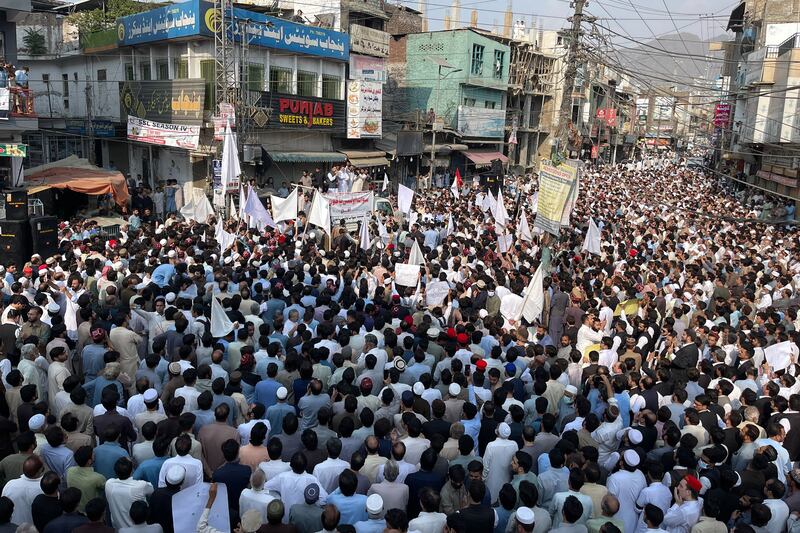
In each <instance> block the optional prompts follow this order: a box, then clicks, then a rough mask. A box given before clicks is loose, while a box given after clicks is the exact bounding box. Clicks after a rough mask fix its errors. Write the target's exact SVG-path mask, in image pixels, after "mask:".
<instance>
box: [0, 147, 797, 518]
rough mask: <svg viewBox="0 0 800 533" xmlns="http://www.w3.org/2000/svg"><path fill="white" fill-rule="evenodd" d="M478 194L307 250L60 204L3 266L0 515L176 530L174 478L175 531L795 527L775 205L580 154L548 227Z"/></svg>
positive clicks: (283, 226)
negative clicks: (535, 305)
mask: <svg viewBox="0 0 800 533" xmlns="http://www.w3.org/2000/svg"><path fill="white" fill-rule="evenodd" d="M331 181H333V180H331ZM502 192H503V194H502V196H501V198H502V199H503V201H504V202H505V208H506V210H507V212H508V213H509V215H510V216H509V220H507V223H506V224H505V227H500V225H499V224H497V221H496V216H495V213H496V212H497V211H496V208H494V209H493V208H492V207H491V201H495V202H496V200H495V196H494V195H493V196H492V198H491V201H486V200H487V193H486V192H485V191H482V190H480V187H479V186H478V184H477V183H476V184H470V185H469V186H464V187H462V188H461V190H457V187H453V190H450V189H446V188H441V189H438V188H437V189H433V190H427V191H417V194H416V195H415V197H414V203H413V213H412V214H411V215H410V216H403V215H402V214H400V213H397V214H396V215H395V216H389V217H387V216H384V215H383V214H380V213H377V212H376V213H373V215H372V218H371V219H370V222H369V226H370V228H369V231H368V232H366V233H365V232H359V230H358V229H357V228H356V229H353V228H350V227H347V226H344V225H343V226H338V225H337V226H336V227H335V228H334V229H333V230H332V233H333V234H332V235H331V236H330V239H329V241H328V243H327V244H324V239H323V235H322V231H321V230H320V229H319V228H315V227H306V226H307V224H308V223H307V221H306V216H305V213H304V212H301V213H300V215H299V217H298V220H297V221H296V222H294V221H292V223H280V224H278V227H277V228H267V229H266V230H265V231H263V232H259V231H258V230H256V229H254V228H249V227H247V223H246V221H240V220H237V219H229V220H226V221H222V225H223V226H224V229H225V230H226V231H228V232H230V233H232V234H235V236H236V238H235V240H234V242H233V244H231V245H230V246H227V247H226V248H225V249H220V244H219V243H218V242H217V241H216V240H215V238H214V235H218V234H219V233H218V230H219V228H218V227H217V222H218V221H217V220H214V219H209V220H208V221H207V223H200V222H198V221H186V220H183V219H182V218H181V217H180V216H176V215H169V216H168V217H167V219H166V220H163V219H162V218H161V217H160V214H159V213H158V212H156V210H153V209H146V211H147V213H146V216H139V213H138V209H137V210H136V211H137V214H135V215H134V216H135V217H136V218H135V219H134V220H135V224H130V225H128V226H126V227H124V228H122V232H121V234H120V236H119V237H118V238H114V239H107V238H105V237H103V236H102V235H101V234H100V233H98V232H97V229H96V228H95V227H93V226H92V225H91V224H90V223H88V222H84V221H81V220H73V221H70V222H68V223H67V222H65V223H62V225H61V229H60V232H61V242H60V248H59V249H60V253H59V254H58V255H56V256H53V257H39V256H33V257H32V258H31V261H30V262H29V263H26V264H24V265H14V264H7V265H3V266H0V277H1V278H2V285H3V287H2V288H3V303H4V307H3V311H2V315H1V317H0V322H2V323H1V324H0V344H1V345H2V353H3V359H2V360H0V373H2V386H3V388H4V394H2V395H0V459H1V460H0V484H2V497H0V533H3V532H13V531H22V532H28V531H39V532H42V533H57V532H70V531H75V532H76V533H86V532H106V531H109V532H110V531H121V532H125V533H128V532H136V531H143V532H151V533H156V532H162V531H163V532H164V533H171V532H173V531H178V532H179V533H181V532H182V531H186V529H185V528H184V527H183V526H181V525H179V524H182V523H184V520H186V516H184V515H188V514H190V511H191V509H189V508H188V507H187V508H183V507H180V506H177V505H175V506H174V505H173V500H175V501H178V500H180V501H182V502H185V501H186V499H182V498H181V496H182V495H183V494H185V493H184V492H182V491H183V490H184V489H187V488H190V487H192V488H193V489H192V490H195V489H197V490H198V492H197V493H196V494H198V495H201V496H195V497H194V498H195V500H197V498H201V500H202V501H200V502H199V505H200V506H202V507H203V509H202V512H201V511H200V510H199V507H198V514H199V517H196V518H199V523H198V524H197V527H196V530H197V531H200V532H216V531H233V530H234V529H236V530H238V531H242V532H246V533H250V532H255V531H259V532H262V533H263V532H275V533H316V532H331V533H332V532H334V531H338V532H340V533H351V532H353V531H357V532H358V533H362V532H367V533H382V532H384V531H387V532H391V533H395V532H403V533H404V532H418V533H445V532H446V533H487V532H492V531H494V532H496V533H531V532H534V533H544V532H547V531H555V532H558V533H586V532H592V533H596V532H602V533H618V532H624V533H645V532H652V533H658V532H670V533H679V532H680V533H684V532H686V533H688V532H693V533H697V532H700V533H709V532H717V531H720V532H722V531H728V530H733V531H737V532H740V533H746V532H751V531H755V532H764V533H780V532H786V531H790V532H798V531H800V521H798V516H799V515H800V468H796V467H795V461H797V460H798V459H800V382H798V380H797V378H796V376H797V374H798V371H800V366H798V361H797V356H798V353H799V352H800V351H799V350H798V334H797V331H798V327H800V319H798V306H800V297H799V296H798V287H797V284H798V283H799V282H800V254H799V253H798V251H799V249H798V235H797V232H796V230H795V229H794V227H793V226H792V225H787V224H780V223H773V222H772V221H770V220H766V219H771V218H774V217H772V216H763V214H764V213H765V212H768V211H766V210H768V209H769V210H773V211H772V212H773V213H774V212H775V211H774V210H775V209H776V205H777V204H776V200H774V199H769V198H765V197H764V196H763V195H759V196H756V195H753V194H752V193H744V194H739V195H738V196H737V195H734V194H732V193H733V191H731V190H730V188H729V185H728V184H727V183H725V182H723V181H720V180H719V179H718V178H717V177H716V175H714V174H708V175H705V174H703V173H697V172H695V171H693V170H689V169H686V168H685V167H682V166H680V165H676V164H673V163H672V162H671V160H669V159H666V158H665V159H652V160H648V162H647V164H645V165H642V164H639V165H637V166H622V165H620V166H617V167H607V168H604V169H596V168H588V169H586V171H585V172H584V175H583V177H582V179H581V181H580V194H579V196H578V199H577V202H576V204H575V206H574V209H573V211H572V214H571V217H570V222H569V223H568V224H566V225H565V226H564V227H563V229H562V232H561V235H560V236H559V237H557V238H556V237H555V236H552V235H547V234H543V233H541V232H538V231H535V230H534V231H533V232H531V233H532V234H528V233H527V232H523V231H521V228H523V227H525V225H524V224H523V225H521V224H520V217H522V216H525V217H528V218H526V221H527V222H528V224H529V226H530V227H531V228H534V226H535V224H534V220H535V204H536V199H537V182H536V179H535V178H532V177H515V178H513V179H507V180H506V184H505V186H504V187H503V189H502ZM456 193H457V195H456ZM391 201H392V202H393V204H394V205H396V199H395V198H393V197H392V198H391ZM765 206H766V207H765ZM144 211H145V209H142V214H143V215H144V214H145V213H144ZM792 212H793V209H792ZM783 214H784V215H785V211H784V212H783ZM590 219H591V221H592V222H593V223H594V225H596V226H597V228H599V232H600V247H599V253H590V252H588V251H586V250H584V246H583V244H584V240H585V238H586V235H587V231H588V230H587V228H588V227H589V224H590ZM348 230H353V231H348ZM365 235H366V238H364V236H365ZM509 235H510V237H511V240H510V241H507V240H506V239H507V236H509ZM500 239H503V240H504V242H503V244H502V245H501V243H500V242H499V241H500ZM417 245H418V247H419V250H421V252H422V254H423V256H424V257H423V261H422V262H424V265H422V268H421V273H420V276H419V280H418V282H417V283H416V284H409V285H408V286H404V285H400V284H398V283H397V280H396V265H398V264H400V263H406V262H407V261H408V260H409V256H410V255H411V254H412V251H413V250H415V249H417ZM540 266H541V268H542V270H543V271H544V272H545V273H546V275H545V276H544V281H543V292H544V305H543V312H542V313H541V316H540V318H538V319H537V320H534V321H533V322H528V321H527V320H526V319H524V318H520V317H519V316H518V315H519V313H517V312H515V311H514V310H513V309H512V308H513V306H510V305H508V304H509V302H510V301H511V300H513V299H514V298H515V297H518V296H519V295H522V294H525V293H526V292H525V291H526V287H528V286H529V284H530V280H531V278H532V277H533V275H534V273H535V272H536V271H537V269H539V268H540ZM442 284H446V285H445V291H444V293H442V292H441V291H440V290H439V288H441V287H442ZM434 286H437V291H436V294H434V290H433V287H434ZM428 288H430V289H431V290H430V292H429V291H428V290H427V289H428ZM208 483H210V485H209V484H208ZM223 486H224V488H223ZM200 488H202V489H203V490H199V489H200ZM223 489H224V490H223ZM218 495H219V497H220V499H222V498H226V499H227V501H223V500H220V501H217V497H218ZM220 510H221V511H220ZM226 513H227V515H226ZM220 514H221V516H227V517H229V523H223V524H220V523H219V520H218V519H216V518H215V516H217V515H220ZM215 520H216V522H215Z"/></svg>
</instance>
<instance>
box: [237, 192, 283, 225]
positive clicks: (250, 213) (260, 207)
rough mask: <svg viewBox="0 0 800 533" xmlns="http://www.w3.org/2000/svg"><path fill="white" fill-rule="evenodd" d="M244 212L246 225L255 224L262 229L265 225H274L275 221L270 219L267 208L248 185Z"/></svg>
mask: <svg viewBox="0 0 800 533" xmlns="http://www.w3.org/2000/svg"><path fill="white" fill-rule="evenodd" d="M244 214H245V215H246V216H247V224H248V226H251V227H252V226H256V227H257V228H258V229H263V228H264V227H266V226H270V227H272V228H274V227H275V221H274V220H272V215H270V214H269V211H267V208H266V207H264V204H262V203H261V200H260V199H259V198H258V195H257V194H256V192H255V191H254V190H253V187H248V189H247V200H246V201H245V204H244Z"/></svg>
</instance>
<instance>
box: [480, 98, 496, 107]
mask: <svg viewBox="0 0 800 533" xmlns="http://www.w3.org/2000/svg"><path fill="white" fill-rule="evenodd" d="M494 106H495V103H494V102H490V101H489V100H486V101H485V102H484V103H483V107H485V108H486V109H494Z"/></svg>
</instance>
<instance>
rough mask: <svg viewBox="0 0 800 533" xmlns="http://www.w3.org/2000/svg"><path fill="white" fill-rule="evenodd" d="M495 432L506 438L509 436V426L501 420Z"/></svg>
mask: <svg viewBox="0 0 800 533" xmlns="http://www.w3.org/2000/svg"><path fill="white" fill-rule="evenodd" d="M497 434H498V435H500V437H502V438H504V439H507V438H508V437H510V436H511V426H509V425H508V424H506V423H505V422H501V423H500V425H499V426H497Z"/></svg>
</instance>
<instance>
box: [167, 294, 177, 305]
mask: <svg viewBox="0 0 800 533" xmlns="http://www.w3.org/2000/svg"><path fill="white" fill-rule="evenodd" d="M175 298H176V296H175V293H174V292H168V293H167V295H166V296H165V297H164V299H165V300H166V301H167V303H168V304H171V303H172V302H174V301H175Z"/></svg>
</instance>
